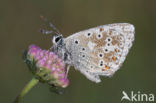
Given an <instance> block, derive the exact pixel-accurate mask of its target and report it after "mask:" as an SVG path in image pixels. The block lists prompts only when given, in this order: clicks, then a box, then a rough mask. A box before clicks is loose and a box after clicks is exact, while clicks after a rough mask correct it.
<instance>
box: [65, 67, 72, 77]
mask: <svg viewBox="0 0 156 103" xmlns="http://www.w3.org/2000/svg"><path fill="white" fill-rule="evenodd" d="M70 67H71V65H68V66H67V72H66V76H68V72H69V69H70Z"/></svg>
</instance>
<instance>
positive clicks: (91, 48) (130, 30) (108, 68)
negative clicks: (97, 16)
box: [65, 23, 134, 82]
mask: <svg viewBox="0 0 156 103" xmlns="http://www.w3.org/2000/svg"><path fill="white" fill-rule="evenodd" d="M133 40H134V26H133V25H131V24H128V23H116V24H109V25H103V26H98V27H95V28H91V29H88V30H84V31H81V32H78V33H75V34H73V35H71V36H69V37H67V38H66V39H65V44H66V49H67V50H68V52H70V54H71V59H72V60H71V62H72V65H73V66H74V67H75V69H78V70H79V71H81V72H82V73H83V74H84V75H85V76H86V77H87V78H88V79H90V80H92V81H94V82H100V78H99V75H103V76H111V75H112V74H114V72H115V71H117V70H118V69H119V68H120V66H121V65H122V63H123V62H124V60H125V57H126V55H127V53H128V51H129V49H130V47H131V46H132V42H133Z"/></svg>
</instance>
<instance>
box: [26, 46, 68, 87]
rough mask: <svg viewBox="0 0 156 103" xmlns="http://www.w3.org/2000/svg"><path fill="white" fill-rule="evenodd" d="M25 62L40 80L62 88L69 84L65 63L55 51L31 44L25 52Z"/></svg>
mask: <svg viewBox="0 0 156 103" xmlns="http://www.w3.org/2000/svg"><path fill="white" fill-rule="evenodd" d="M25 62H26V63H27V64H28V66H29V69H30V71H31V72H32V73H33V74H34V76H35V77H36V78H37V79H38V80H39V81H40V82H43V83H48V84H50V85H55V86H58V87H62V88H65V87H67V86H68V85H69V80H68V78H67V75H66V69H65V64H64V62H63V61H62V59H61V58H59V57H58V55H56V54H55V53H53V52H51V51H49V50H42V49H41V48H40V47H38V46H36V45H31V46H30V47H29V50H28V52H27V53H26V54H25Z"/></svg>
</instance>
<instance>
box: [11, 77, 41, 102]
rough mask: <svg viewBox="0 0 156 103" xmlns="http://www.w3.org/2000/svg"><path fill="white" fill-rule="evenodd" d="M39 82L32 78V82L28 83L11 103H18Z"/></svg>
mask: <svg viewBox="0 0 156 103" xmlns="http://www.w3.org/2000/svg"><path fill="white" fill-rule="evenodd" d="M38 82H39V80H38V79H36V78H35V77H33V78H32V80H30V81H29V83H28V84H27V85H26V86H25V87H24V89H23V90H22V91H21V92H20V94H19V95H17V97H16V98H15V100H14V101H13V103H19V101H20V100H21V99H22V98H23V96H24V95H25V94H27V93H28V92H29V90H30V89H31V88H33V87H34V86H35V85H36V84H37V83H38Z"/></svg>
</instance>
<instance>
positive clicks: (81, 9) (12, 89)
mask: <svg viewBox="0 0 156 103" xmlns="http://www.w3.org/2000/svg"><path fill="white" fill-rule="evenodd" d="M40 15H44V16H45V17H47V18H48V19H49V21H52V22H53V24H55V25H56V27H57V28H58V29H59V30H60V31H61V33H62V34H63V35H64V36H65V37H67V36H69V35H71V34H72V33H75V32H78V31H80V30H84V29H88V28H91V27H96V26H98V25H104V24H111V23H119V22H129V23H132V24H134V25H135V28H136V34H135V37H136V38H135V42H134V45H133V47H132V49H131V51H130V53H129V55H128V56H127V59H126V61H125V62H124V64H123V66H122V67H121V69H120V70H119V71H118V72H116V74H115V75H114V76H113V77H112V78H106V77H101V79H102V82H101V83H99V84H96V83H93V82H91V81H89V80H88V79H86V78H85V77H84V76H83V75H82V74H80V72H79V71H75V70H74V68H72V69H71V70H70V72H69V79H70V85H69V87H67V88H66V93H65V94H63V95H57V94H54V93H51V92H50V91H49V86H48V85H46V84H38V85H37V86H36V87H35V88H33V89H32V90H31V91H30V92H29V93H28V94H27V95H26V96H25V97H24V99H23V100H22V101H21V103H120V102H121V101H120V100H121V97H122V91H123V90H124V91H126V92H127V93H128V94H130V92H131V91H134V92H136V93H137V92H138V91H140V92H141V93H147V94H149V93H153V94H155V95H156V66H155V64H156V31H155V30H156V1H155V0H0V66H1V67H0V103H11V101H12V100H13V99H14V97H15V96H16V95H17V94H18V93H19V91H21V90H22V88H23V87H24V86H25V84H26V83H27V82H28V81H29V80H30V79H31V78H32V74H31V73H30V72H29V70H28V68H27V66H26V64H25V63H24V62H23V60H22V52H23V51H24V50H25V49H27V48H28V46H29V45H30V44H36V45H38V46H40V47H41V48H43V49H48V48H50V47H51V45H52V43H51V36H50V35H48V36H46V35H43V34H41V33H39V32H37V30H38V29H39V28H40V27H43V28H44V27H45V26H44V22H43V21H41V20H40ZM122 102H123V103H126V102H127V101H126V100H124V101H122ZM155 102H156V100H155ZM129 103H130V102H129Z"/></svg>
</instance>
